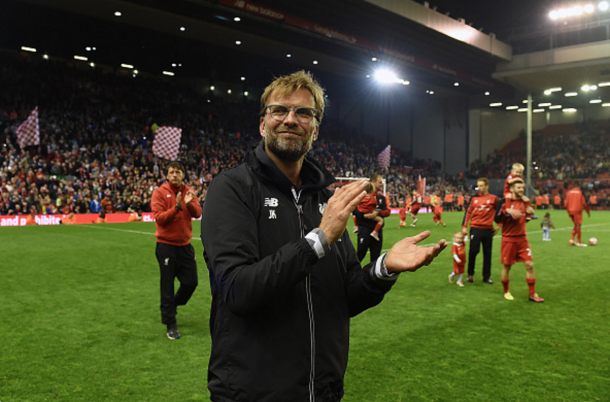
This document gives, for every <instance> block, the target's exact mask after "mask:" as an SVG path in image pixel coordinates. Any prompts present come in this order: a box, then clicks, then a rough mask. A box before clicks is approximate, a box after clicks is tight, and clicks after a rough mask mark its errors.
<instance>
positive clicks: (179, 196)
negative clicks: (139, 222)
mask: <svg viewBox="0 0 610 402" xmlns="http://www.w3.org/2000/svg"><path fill="white" fill-rule="evenodd" d="M184 172H185V170H184V167H183V166H182V165H181V164H180V163H178V162H171V163H170V164H169V165H168V166H167V173H166V179H167V182H166V183H164V184H163V185H162V186H161V187H159V188H157V189H156V190H155V191H154V192H153V195H152V199H151V202H150V205H151V210H152V212H153V215H154V217H155V221H156V226H157V231H156V232H155V236H157V249H156V255H157V260H158V261H159V268H160V270H161V321H162V322H163V324H165V325H166V326H167V337H168V338H169V339H179V338H180V332H178V326H177V324H176V308H177V306H182V305H185V304H186V303H187V302H188V301H189V299H190V298H191V296H192V295H193V292H194V291H195V288H196V287H197V284H198V278H197V260H196V259H195V250H194V249H193V246H192V245H191V238H192V237H193V226H192V223H191V222H192V218H199V217H200V216H201V205H200V204H199V201H198V200H197V194H195V191H194V190H193V189H192V188H191V187H188V186H187V185H185V184H183V183H182V180H183V179H184ZM175 278H178V280H179V281H180V288H179V289H178V292H176V294H174V279H175Z"/></svg>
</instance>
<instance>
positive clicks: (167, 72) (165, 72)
mask: <svg viewBox="0 0 610 402" xmlns="http://www.w3.org/2000/svg"><path fill="white" fill-rule="evenodd" d="M163 75H169V76H173V75H174V73H172V72H171V71H163Z"/></svg>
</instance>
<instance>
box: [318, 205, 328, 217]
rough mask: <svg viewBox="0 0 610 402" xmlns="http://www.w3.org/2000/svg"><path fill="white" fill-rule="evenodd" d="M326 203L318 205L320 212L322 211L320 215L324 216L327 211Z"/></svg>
mask: <svg viewBox="0 0 610 402" xmlns="http://www.w3.org/2000/svg"><path fill="white" fill-rule="evenodd" d="M326 205H327V204H326V203H324V204H318V210H319V211H320V215H324V210H325V209H326Z"/></svg>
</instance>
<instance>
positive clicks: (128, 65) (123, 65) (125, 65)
mask: <svg viewBox="0 0 610 402" xmlns="http://www.w3.org/2000/svg"><path fill="white" fill-rule="evenodd" d="M121 67H123V68H133V66H132V65H131V64H125V63H123V64H121Z"/></svg>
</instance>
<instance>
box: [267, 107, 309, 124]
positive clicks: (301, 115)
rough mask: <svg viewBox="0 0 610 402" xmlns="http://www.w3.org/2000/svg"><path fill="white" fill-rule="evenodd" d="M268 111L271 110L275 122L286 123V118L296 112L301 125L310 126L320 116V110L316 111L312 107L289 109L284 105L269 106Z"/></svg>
mask: <svg viewBox="0 0 610 402" xmlns="http://www.w3.org/2000/svg"><path fill="white" fill-rule="evenodd" d="M267 109H268V110H269V114H270V115H271V117H273V119H274V120H277V121H284V120H285V119H286V116H288V113H290V111H291V110H292V111H294V114H295V115H296V116H297V120H298V121H299V123H301V124H309V123H311V121H312V120H313V119H314V117H316V115H317V114H318V109H314V108H312V107H305V106H299V107H288V106H284V105H267Z"/></svg>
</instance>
